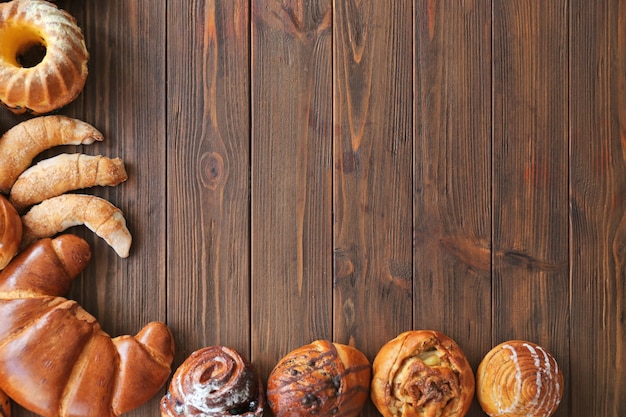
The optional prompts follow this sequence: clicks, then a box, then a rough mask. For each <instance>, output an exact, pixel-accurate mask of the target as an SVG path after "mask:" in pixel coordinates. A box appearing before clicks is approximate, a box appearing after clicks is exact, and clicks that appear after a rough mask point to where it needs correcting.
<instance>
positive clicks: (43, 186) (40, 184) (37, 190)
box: [10, 153, 128, 211]
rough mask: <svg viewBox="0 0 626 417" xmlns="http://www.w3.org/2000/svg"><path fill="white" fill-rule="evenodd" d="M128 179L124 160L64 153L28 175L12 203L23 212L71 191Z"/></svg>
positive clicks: (14, 191) (17, 187) (16, 188)
mask: <svg viewBox="0 0 626 417" xmlns="http://www.w3.org/2000/svg"><path fill="white" fill-rule="evenodd" d="M127 179H128V175H127V174H126V169H125V167H124V162H123V161H122V160H121V159H120V158H114V159H111V158H107V157H104V156H101V155H97V156H92V155H85V154H81V153H72V154H67V153H64V154H60V155H57V156H54V157H52V158H48V159H44V160H43V161H41V162H39V163H38V164H36V165H34V166H32V167H30V168H28V169H27V170H26V171H24V172H23V173H22V174H21V175H20V176H19V177H18V178H17V181H15V184H13V187H12V188H11V194H10V200H11V203H13V205H14V206H15V208H16V209H17V210H18V211H22V210H24V209H25V208H26V207H28V206H32V205H34V204H37V203H40V202H42V201H43V200H46V199H48V198H52V197H56V196H58V195H61V194H64V193H65V192H67V191H74V190H78V189H81V188H89V187H94V186H115V185H118V184H120V183H121V182H124V181H126V180H127Z"/></svg>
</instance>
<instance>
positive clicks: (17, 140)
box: [0, 115, 103, 194]
mask: <svg viewBox="0 0 626 417" xmlns="http://www.w3.org/2000/svg"><path fill="white" fill-rule="evenodd" d="M102 139H103V136H102V133H100V132H99V131H98V130H97V129H95V128H94V127H93V126H91V125H90V124H88V123H85V122H83V121H81V120H78V119H74V118H70V117H66V116H60V115H54V116H40V117H35V118H32V119H29V120H26V121H23V122H21V123H19V124H17V125H15V126H14V127H12V128H11V129H9V130H8V131H7V132H6V133H5V134H4V135H2V137H1V138H0V192H2V193H4V194H8V193H9V192H10V190H11V187H12V186H13V183H14V182H15V180H16V179H17V177H19V175H20V174H21V173H22V172H24V170H26V169H27V168H28V167H29V166H30V164H31V163H32V162H33V159H34V158H35V157H36V156H37V155H38V154H40V153H41V152H43V151H44V150H46V149H50V148H52V147H54V146H59V145H89V144H92V143H93V142H95V141H101V140H102Z"/></svg>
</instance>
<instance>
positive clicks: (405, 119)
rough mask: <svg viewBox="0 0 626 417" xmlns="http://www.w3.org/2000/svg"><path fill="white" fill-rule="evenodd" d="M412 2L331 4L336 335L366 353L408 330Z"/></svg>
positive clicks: (373, 353) (410, 218)
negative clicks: (332, 20)
mask: <svg viewBox="0 0 626 417" xmlns="http://www.w3.org/2000/svg"><path fill="white" fill-rule="evenodd" d="M410 10H412V5H411V2H410V1H405V0H399V1H393V2H352V1H349V2H335V10H334V11H335V14H334V22H333V28H334V35H333V40H334V41H333V43H334V62H335V63H334V77H335V81H334V83H335V84H334V88H335V93H334V106H335V107H334V121H335V131H334V150H333V155H334V159H335V170H334V185H333V187H334V191H333V193H334V216H335V232H334V251H335V254H334V268H335V270H334V274H335V300H334V316H335V319H334V323H335V339H336V340H337V341H339V342H341V343H346V344H351V345H354V346H355V347H356V348H358V349H360V350H361V351H362V352H363V353H365V355H366V356H368V357H369V358H370V359H371V360H372V359H373V358H374V356H375V355H376V353H377V351H378V349H380V347H381V346H382V345H383V344H384V343H385V342H386V341H388V340H389V339H391V338H393V337H395V336H396V335H397V334H398V333H400V332H401V331H404V330H408V329H410V328H411V327H412V325H413V323H412V304H411V303H412V299H413V298H412V296H413V291H412V273H413V271H412V234H411V232H410V231H411V229H412V222H413V219H412V209H411V207H412V198H411V192H412V189H411V187H412V175H411V171H412V158H413V126H412V119H413V108H412V102H413V99H412V91H413V59H412V58H413V50H412V42H413V30H412V25H413V16H412V13H410V12H407V11H410Z"/></svg>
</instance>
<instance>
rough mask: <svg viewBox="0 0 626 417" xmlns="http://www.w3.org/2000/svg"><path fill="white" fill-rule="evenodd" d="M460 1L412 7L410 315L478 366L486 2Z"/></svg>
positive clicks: (487, 77) (485, 344) (487, 144)
mask: <svg viewBox="0 0 626 417" xmlns="http://www.w3.org/2000/svg"><path fill="white" fill-rule="evenodd" d="M456 4H458V3H457V2H454V1H431V0H424V1H419V2H417V3H416V6H417V7H416V8H415V79H416V89H415V98H414V99H415V103H416V104H415V131H416V132H415V137H414V143H415V150H414V173H415V174H414V181H413V204H414V209H413V210H414V219H415V220H414V224H415V226H414V252H413V253H414V255H413V256H414V260H413V268H414V277H415V278H414V294H415V295H414V302H413V315H414V327H415V328H421V329H437V330H439V331H441V332H444V333H445V334H447V335H448V336H450V337H451V338H453V339H454V340H455V341H456V342H457V343H458V344H459V346H461V347H462V348H463V349H464V352H465V354H466V356H467V357H468V359H469V361H470V363H471V364H472V366H473V368H474V369H476V367H477V366H478V364H479V363H480V360H481V359H482V357H483V355H484V354H485V352H487V351H488V350H489V349H490V348H491V334H492V328H491V311H492V305H491V91H490V88H491V6H490V5H489V4H488V3H482V2H468V3H467V4H465V6H464V7H455V5H456ZM461 318H462V319H461ZM468 415H474V416H478V415H482V414H481V410H480V408H479V406H478V404H477V403H474V405H473V407H472V409H471V410H470V413H469V414H468Z"/></svg>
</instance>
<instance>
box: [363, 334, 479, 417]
mask: <svg viewBox="0 0 626 417" xmlns="http://www.w3.org/2000/svg"><path fill="white" fill-rule="evenodd" d="M373 372H374V376H373V379H372V388H371V397H372V401H373V403H374V405H375V406H376V408H378V411H380V413H381V414H382V415H383V416H384V417H399V416H420V417H421V416H424V417H425V416H429V417H430V416H433V417H434V416H437V417H444V416H458V417H461V416H464V415H465V414H466V413H467V411H468V409H469V407H470V405H471V403H472V398H473V396H474V373H473V372H472V368H471V366H470V364H469V362H468V361H467V358H466V357H465V354H464V353H463V351H462V350H461V348H460V347H459V346H458V345H457V344H456V343H455V342H454V341H453V340H452V339H450V338H449V337H448V336H446V335H444V334H442V333H439V332H436V331H431V330H412V331H407V332H404V333H401V334H400V335H398V336H397V337H395V338H394V339H392V340H390V341H389V342H387V343H386V344H385V345H384V346H383V347H382V348H381V349H380V351H379V352H378V354H377V355H376V357H375V358H374V362H373Z"/></svg>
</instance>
